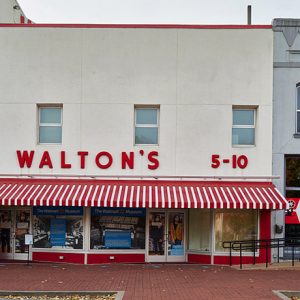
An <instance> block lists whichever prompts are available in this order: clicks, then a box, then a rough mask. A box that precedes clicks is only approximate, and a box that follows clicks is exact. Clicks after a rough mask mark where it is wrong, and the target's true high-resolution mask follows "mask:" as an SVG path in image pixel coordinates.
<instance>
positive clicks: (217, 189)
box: [214, 187, 224, 208]
mask: <svg viewBox="0 0 300 300" xmlns="http://www.w3.org/2000/svg"><path fill="white" fill-rule="evenodd" d="M214 189H215V191H216V194H217V196H218V198H219V202H220V208H223V207H224V206H223V199H222V197H221V195H220V193H219V188H217V187H214Z"/></svg>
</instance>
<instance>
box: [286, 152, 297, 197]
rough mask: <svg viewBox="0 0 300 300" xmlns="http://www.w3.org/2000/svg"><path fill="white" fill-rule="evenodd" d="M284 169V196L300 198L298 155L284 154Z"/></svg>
mask: <svg viewBox="0 0 300 300" xmlns="http://www.w3.org/2000/svg"><path fill="white" fill-rule="evenodd" d="M285 170H286V171H285V186H286V191H285V195H286V197H287V198H300V156H286V158H285Z"/></svg>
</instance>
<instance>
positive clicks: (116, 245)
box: [90, 207, 146, 249]
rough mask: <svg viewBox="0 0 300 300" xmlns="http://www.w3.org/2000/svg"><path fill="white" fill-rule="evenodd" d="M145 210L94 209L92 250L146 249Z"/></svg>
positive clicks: (92, 211)
mask: <svg viewBox="0 0 300 300" xmlns="http://www.w3.org/2000/svg"><path fill="white" fill-rule="evenodd" d="M145 215H146V210H145V209H134V208H133V209H127V208H98V207H95V208H92V210H91V239H90V248H91V249H145Z"/></svg>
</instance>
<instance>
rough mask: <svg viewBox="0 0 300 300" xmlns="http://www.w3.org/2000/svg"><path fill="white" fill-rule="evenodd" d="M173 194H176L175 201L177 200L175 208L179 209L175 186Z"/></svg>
mask: <svg viewBox="0 0 300 300" xmlns="http://www.w3.org/2000/svg"><path fill="white" fill-rule="evenodd" d="M173 194H174V200H175V208H178V199H177V194H176V188H175V186H173Z"/></svg>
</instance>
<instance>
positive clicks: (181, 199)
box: [179, 186, 184, 208]
mask: <svg viewBox="0 0 300 300" xmlns="http://www.w3.org/2000/svg"><path fill="white" fill-rule="evenodd" d="M179 196H180V202H181V208H184V198H183V194H182V188H181V186H179Z"/></svg>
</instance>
